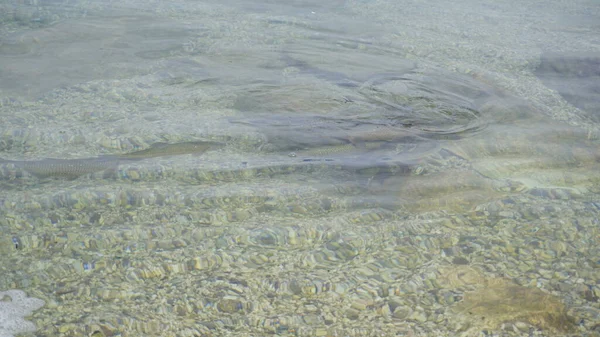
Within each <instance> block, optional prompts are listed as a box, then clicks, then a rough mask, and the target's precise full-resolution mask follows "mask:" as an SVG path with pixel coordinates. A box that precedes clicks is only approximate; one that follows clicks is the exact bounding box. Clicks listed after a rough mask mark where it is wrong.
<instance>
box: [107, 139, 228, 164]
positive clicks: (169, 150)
mask: <svg viewBox="0 0 600 337" xmlns="http://www.w3.org/2000/svg"><path fill="white" fill-rule="evenodd" d="M224 145H225V144H223V143H220V142H211V141H195V142H181V143H172V144H169V143H154V144H152V145H151V146H150V147H149V148H147V149H145V150H140V151H135V152H130V153H125V154H121V155H118V156H117V158H118V159H120V160H143V159H148V158H156V157H169V156H179V155H184V154H196V155H198V154H202V153H204V152H206V151H208V150H216V149H219V148H221V147H223V146H224Z"/></svg>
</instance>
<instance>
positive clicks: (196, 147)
mask: <svg viewBox="0 0 600 337" xmlns="http://www.w3.org/2000/svg"><path fill="white" fill-rule="evenodd" d="M222 146H224V144H223V143H219V142H209V141H196V142H182V143H173V144H168V143H154V144H152V145H151V146H150V147H149V148H147V149H144V150H140V151H135V152H130V153H125V154H120V155H106V156H99V157H91V158H78V159H57V158H46V159H42V160H7V159H2V158H0V165H2V164H12V165H14V166H15V167H17V168H19V169H22V170H24V171H27V172H29V173H30V174H32V175H34V176H36V177H38V178H48V177H53V178H66V179H76V178H78V177H80V176H83V175H86V174H91V173H96V172H101V171H107V170H116V169H117V168H118V167H119V165H120V164H122V163H124V162H128V161H139V160H144V159H149V158H156V157H168V156H178V155H184V154H201V153H204V152H206V151H208V150H210V149H217V148H220V147H222Z"/></svg>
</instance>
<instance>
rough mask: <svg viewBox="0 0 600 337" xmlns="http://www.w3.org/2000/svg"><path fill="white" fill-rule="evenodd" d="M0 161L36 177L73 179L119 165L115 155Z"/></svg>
mask: <svg viewBox="0 0 600 337" xmlns="http://www.w3.org/2000/svg"><path fill="white" fill-rule="evenodd" d="M0 163H10V164H13V165H14V166H15V167H17V168H20V169H22V170H24V171H27V172H29V173H30V174H32V175H34V176H36V177H38V178H48V177H56V178H66V179H75V178H78V177H80V176H82V175H86V174H90V173H95V172H100V171H105V170H108V169H113V170H114V169H116V168H117V167H118V166H119V158H118V157H116V156H102V157H94V158H80V159H55V158H46V159H42V160H6V159H2V160H0Z"/></svg>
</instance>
